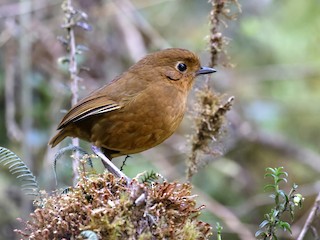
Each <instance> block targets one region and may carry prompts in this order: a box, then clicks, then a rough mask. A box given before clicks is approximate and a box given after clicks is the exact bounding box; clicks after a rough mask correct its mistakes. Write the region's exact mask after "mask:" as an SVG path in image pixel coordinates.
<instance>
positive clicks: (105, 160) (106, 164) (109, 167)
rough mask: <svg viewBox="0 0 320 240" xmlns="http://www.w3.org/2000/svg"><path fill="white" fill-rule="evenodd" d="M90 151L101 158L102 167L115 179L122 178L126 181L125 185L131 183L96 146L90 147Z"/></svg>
mask: <svg viewBox="0 0 320 240" xmlns="http://www.w3.org/2000/svg"><path fill="white" fill-rule="evenodd" d="M91 149H92V151H93V152H94V153H95V154H96V155H97V156H98V157H100V158H101V160H102V163H103V165H104V167H105V168H106V169H107V170H108V171H109V172H110V173H112V174H113V175H115V176H116V177H119V178H124V179H125V180H126V181H127V184H129V183H130V182H131V179H130V178H129V177H127V176H126V175H125V174H124V173H123V172H121V171H120V170H119V168H117V166H116V165H114V164H113V163H112V162H111V161H110V159H109V158H108V157H106V156H105V155H104V154H103V152H102V151H101V149H100V148H99V147H97V146H94V145H92V147H91Z"/></svg>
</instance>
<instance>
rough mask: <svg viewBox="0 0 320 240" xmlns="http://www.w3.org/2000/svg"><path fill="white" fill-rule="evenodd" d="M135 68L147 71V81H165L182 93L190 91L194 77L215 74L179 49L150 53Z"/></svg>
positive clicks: (186, 52) (194, 57) (188, 52)
mask: <svg viewBox="0 0 320 240" xmlns="http://www.w3.org/2000/svg"><path fill="white" fill-rule="evenodd" d="M136 66H137V67H138V68H140V67H142V68H144V69H149V71H148V73H146V72H145V74H147V75H149V74H150V76H149V77H148V79H150V80H151V81H159V80H160V81H167V82H170V83H171V84H173V85H176V86H178V87H179V88H181V90H184V91H189V90H190V89H191V87H192V84H193V82H194V79H195V77H197V76H199V75H203V74H209V73H214V72H216V70H215V69H213V68H209V67H202V66H201V64H200V60H199V58H198V57H197V56H196V55H195V54H194V53H192V52H190V51H188V50H186V49H181V48H169V49H165V50H161V51H158V52H154V53H151V54H149V55H147V56H146V57H145V58H143V59H142V60H140V61H139V62H138V63H137V64H136ZM151 74H153V76H151Z"/></svg>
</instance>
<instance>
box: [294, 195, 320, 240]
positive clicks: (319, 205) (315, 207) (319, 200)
mask: <svg viewBox="0 0 320 240" xmlns="http://www.w3.org/2000/svg"><path fill="white" fill-rule="evenodd" d="M319 209H320V192H319V193H318V196H317V198H316V200H315V202H314V205H313V207H312V209H311V212H310V214H309V216H308V218H307V220H306V222H305V224H304V226H303V228H302V230H301V232H300V234H299V237H298V238H297V240H303V239H304V237H305V235H306V234H307V232H308V230H309V229H310V228H311V225H312V223H313V221H314V219H315V217H316V216H317V214H318V213H319Z"/></svg>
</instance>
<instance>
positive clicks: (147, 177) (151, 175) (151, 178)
mask: <svg viewBox="0 0 320 240" xmlns="http://www.w3.org/2000/svg"><path fill="white" fill-rule="evenodd" d="M159 177H160V176H159V174H157V173H156V172H154V171H153V170H151V172H147V173H145V174H144V175H143V176H142V179H141V182H142V183H149V184H150V183H152V182H155V181H156V180H158V179H159Z"/></svg>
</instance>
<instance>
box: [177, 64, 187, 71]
mask: <svg viewBox="0 0 320 240" xmlns="http://www.w3.org/2000/svg"><path fill="white" fill-rule="evenodd" d="M177 69H178V70H179V71H180V72H184V71H186V70H187V65H185V64H184V63H178V64H177Z"/></svg>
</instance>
